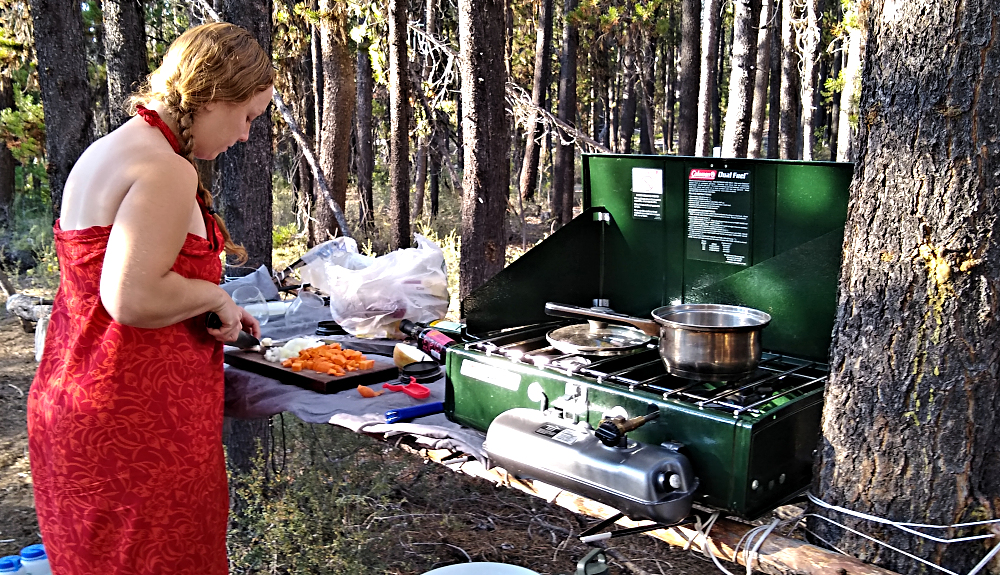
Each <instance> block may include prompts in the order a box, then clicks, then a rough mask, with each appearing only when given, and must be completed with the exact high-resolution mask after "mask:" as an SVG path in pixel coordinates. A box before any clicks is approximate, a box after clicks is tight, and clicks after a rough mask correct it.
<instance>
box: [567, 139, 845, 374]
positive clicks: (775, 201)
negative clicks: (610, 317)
mask: <svg viewBox="0 0 1000 575" xmlns="http://www.w3.org/2000/svg"><path fill="white" fill-rule="evenodd" d="M652 158H655V159H656V160H655V161H657V162H659V166H658V168H654V169H658V170H659V171H660V175H661V177H662V194H661V195H660V197H661V198H662V202H663V204H662V209H661V210H660V217H659V219H657V218H655V217H652V218H651V217H649V212H648V211H645V210H637V209H636V205H637V203H638V204H640V207H644V201H645V200H646V199H647V198H648V197H649V194H648V192H649V187H650V186H649V185H648V184H647V182H648V181H649V179H650V174H649V172H648V170H649V169H650V166H651V163H650V162H651V161H652ZM583 165H584V169H583V176H584V196H583V197H584V203H585V205H586V206H588V207H589V206H593V207H600V208H603V209H606V210H607V211H608V212H609V213H610V215H611V220H612V223H613V226H612V227H614V229H615V230H616V232H617V233H620V234H621V236H622V237H621V240H620V241H617V242H607V243H606V254H605V258H606V260H607V262H608V265H607V266H606V272H605V285H604V293H605V297H608V298H609V299H610V300H611V307H613V308H614V309H615V310H616V311H619V312H622V313H628V314H631V315H637V316H642V317H649V313H650V311H651V310H652V309H654V308H655V307H658V306H660V305H674V304H680V303H720V304H733V305H744V306H749V307H753V308H756V309H760V310H763V311H766V312H767V313H769V314H771V316H772V322H771V324H770V325H769V326H768V327H767V329H765V330H764V331H763V332H762V336H761V341H762V346H763V348H764V349H765V350H768V351H773V352H775V353H782V354H788V355H792V356H797V357H802V358H806V359H813V360H819V361H825V360H826V356H827V350H828V348H829V342H830V333H831V331H832V327H833V318H834V311H835V302H836V286H837V276H838V273H839V269H840V254H841V245H842V241H843V239H842V238H843V228H844V221H845V219H846V214H847V199H848V188H849V185H850V178H851V174H852V166H851V164H844V163H831V162H792V161H777V160H757V159H720V158H690V157H675V156H624V155H584V157H583ZM637 175H638V176H639V177H637ZM654 191H655V190H654ZM637 200H640V201H637ZM653 251H656V252H658V253H657V254H656V255H655V256H652V255H651V253H652V252H653ZM565 303H570V304H575V305H589V303H588V302H585V301H576V302H574V301H566V302H565Z"/></svg>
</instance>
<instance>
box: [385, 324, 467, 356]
mask: <svg viewBox="0 0 1000 575" xmlns="http://www.w3.org/2000/svg"><path fill="white" fill-rule="evenodd" d="M399 331H401V332H403V333H405V334H406V335H408V336H410V337H412V338H413V339H415V340H417V347H418V348H420V351H422V352H424V353H426V354H427V355H429V356H431V357H433V358H434V359H435V360H437V362H438V363H444V350H445V348H447V347H449V346H452V345H455V344H456V343H458V342H457V341H455V340H453V339H451V338H450V337H448V336H447V335H445V334H443V333H441V332H440V331H439V330H436V329H434V328H432V327H427V326H426V325H424V324H422V323H416V322H412V321H410V320H408V319H404V320H402V321H400V322H399Z"/></svg>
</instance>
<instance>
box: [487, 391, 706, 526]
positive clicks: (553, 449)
mask: <svg viewBox="0 0 1000 575" xmlns="http://www.w3.org/2000/svg"><path fill="white" fill-rule="evenodd" d="M483 448H484V449H485V451H486V454H487V456H488V457H489V466H490V467H496V466H499V467H503V468H504V469H505V470H506V471H507V472H508V473H511V474H513V475H515V476H517V477H521V478H526V479H537V480H539V481H543V482H545V483H548V484H550V485H553V486H555V487H558V488H560V489H565V490H566V491H571V492H573V493H576V494H577V495H581V496H583V497H588V498H590V499H593V500H595V501H599V502H601V503H605V504H607V505H610V506H612V507H614V508H616V509H618V511H620V512H622V513H624V514H625V515H626V516H628V517H629V518H630V519H649V520H652V521H656V522H659V523H665V524H671V523H677V522H678V521H680V520H682V519H684V518H685V517H686V516H687V515H688V513H689V512H690V511H691V500H692V498H693V495H694V491H695V489H697V488H698V479H697V478H696V477H695V476H694V472H693V471H692V469H691V464H690V462H688V459H687V457H685V456H684V455H682V454H680V453H678V452H677V450H676V449H674V448H671V447H670V446H667V445H663V446H661V445H646V444H642V443H637V442H635V441H631V440H627V441H625V442H624V446H621V447H608V446H607V445H605V444H604V443H602V442H601V441H600V440H599V439H598V438H597V437H596V436H595V434H594V432H593V431H592V430H591V429H590V428H589V426H588V427H580V426H578V425H577V424H574V423H572V422H567V421H566V420H562V419H557V418H554V417H549V416H546V415H545V414H543V413H542V412H541V411H538V410H534V409H527V408H516V409H511V410H508V411H505V412H503V413H501V414H500V415H498V416H497V417H496V419H494V420H493V422H492V423H491V424H490V426H489V429H487V431H486V442H485V443H484V445H483Z"/></svg>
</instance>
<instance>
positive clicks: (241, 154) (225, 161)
mask: <svg viewBox="0 0 1000 575" xmlns="http://www.w3.org/2000/svg"><path fill="white" fill-rule="evenodd" d="M215 9H216V11H217V12H218V13H219V16H220V17H221V18H222V19H223V20H224V21H226V22H231V23H233V24H236V25H237V26H240V27H242V28H245V29H246V30H248V31H249V32H250V33H251V34H252V35H253V37H254V38H256V39H257V42H258V43H260V45H261V47H262V48H263V49H264V51H265V52H266V53H268V54H270V53H271V2H270V0H216V2H215ZM272 132H273V130H272V123H271V115H270V113H269V112H265V113H264V114H261V116H260V117H259V118H257V119H256V120H254V122H253V124H252V125H251V126H250V139H249V140H248V141H246V142H237V143H236V144H235V145H233V146H232V147H231V148H229V150H227V151H226V152H223V153H222V154H220V155H219V156H218V157H217V158H216V160H215V165H216V170H217V172H218V181H217V182H216V185H215V186H214V187H215V190H214V191H215V193H216V194H217V195H218V196H219V198H220V200H221V202H220V203H221V208H222V209H221V210H220V211H222V213H223V215H224V217H225V220H226V227H227V228H229V233H230V234H231V235H232V237H233V241H235V242H236V243H238V244H242V245H243V247H244V248H246V250H247V256H248V258H249V259H248V260H247V262H246V263H245V264H243V265H240V266H237V265H233V264H229V265H227V266H226V275H230V276H242V275H246V274H247V273H250V272H252V271H253V270H255V269H257V268H258V267H260V266H261V265H266V266H267V268H268V269H271V252H272V241H273V240H272V236H271V228H272V216H271V202H272V189H271V167H272V163H273V152H272V151H271V141H272V136H271V134H272Z"/></svg>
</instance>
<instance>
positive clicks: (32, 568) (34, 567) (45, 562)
mask: <svg viewBox="0 0 1000 575" xmlns="http://www.w3.org/2000/svg"><path fill="white" fill-rule="evenodd" d="M21 567H22V568H24V574H25V575H52V569H50V568H49V556H48V555H46V553H45V546H44V545H42V544H41V543H36V544H35V545H28V546H27V547H25V548H24V549H21Z"/></svg>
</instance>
